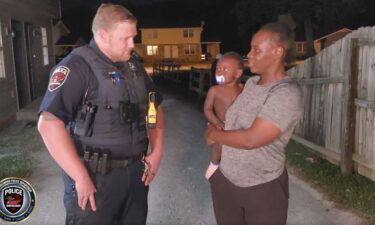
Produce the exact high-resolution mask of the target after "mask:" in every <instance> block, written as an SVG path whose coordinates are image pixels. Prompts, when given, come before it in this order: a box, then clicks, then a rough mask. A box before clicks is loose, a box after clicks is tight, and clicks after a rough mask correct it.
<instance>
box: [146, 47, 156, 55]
mask: <svg viewBox="0 0 375 225" xmlns="http://www.w3.org/2000/svg"><path fill="white" fill-rule="evenodd" d="M157 54H158V46H157V45H147V55H157Z"/></svg>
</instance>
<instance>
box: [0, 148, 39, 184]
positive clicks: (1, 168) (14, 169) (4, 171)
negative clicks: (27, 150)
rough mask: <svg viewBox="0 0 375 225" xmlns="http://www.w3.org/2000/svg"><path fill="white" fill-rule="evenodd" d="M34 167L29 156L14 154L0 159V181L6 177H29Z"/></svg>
mask: <svg viewBox="0 0 375 225" xmlns="http://www.w3.org/2000/svg"><path fill="white" fill-rule="evenodd" d="M33 167H34V163H33V161H32V160H31V159H30V156H29V154H22V155H21V154H14V155H13V154H12V155H8V156H5V157H2V158H1V159H0V180H2V179H4V178H6V177H22V178H23V177H27V176H28V175H29V174H30V172H31V171H32V169H33Z"/></svg>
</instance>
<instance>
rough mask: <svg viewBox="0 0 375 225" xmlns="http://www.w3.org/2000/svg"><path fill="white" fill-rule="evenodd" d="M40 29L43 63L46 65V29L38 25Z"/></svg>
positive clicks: (47, 59) (47, 61) (47, 58)
mask: <svg viewBox="0 0 375 225" xmlns="http://www.w3.org/2000/svg"><path fill="white" fill-rule="evenodd" d="M40 30H41V32H42V49H43V65H44V66H46V65H48V64H49V57H48V41H47V29H46V28H45V27H40Z"/></svg>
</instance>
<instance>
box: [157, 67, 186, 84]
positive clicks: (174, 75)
mask: <svg viewBox="0 0 375 225" xmlns="http://www.w3.org/2000/svg"><path fill="white" fill-rule="evenodd" d="M180 67H181V64H179V63H176V62H155V63H154V64H153V65H152V72H153V74H154V75H159V76H161V77H163V78H164V79H168V80H172V81H173V82H175V83H181V76H179V73H180Z"/></svg>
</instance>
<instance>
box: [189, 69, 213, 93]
mask: <svg viewBox="0 0 375 225" xmlns="http://www.w3.org/2000/svg"><path fill="white" fill-rule="evenodd" d="M210 83H211V70H210V69H198V68H194V67H191V69H190V75H189V90H190V91H192V92H195V93H197V94H198V97H199V98H203V97H204V96H206V94H207V91H208V89H209V88H210Z"/></svg>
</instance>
